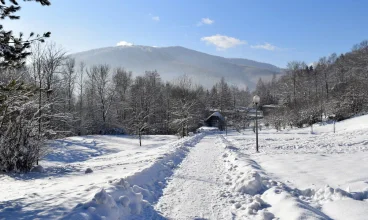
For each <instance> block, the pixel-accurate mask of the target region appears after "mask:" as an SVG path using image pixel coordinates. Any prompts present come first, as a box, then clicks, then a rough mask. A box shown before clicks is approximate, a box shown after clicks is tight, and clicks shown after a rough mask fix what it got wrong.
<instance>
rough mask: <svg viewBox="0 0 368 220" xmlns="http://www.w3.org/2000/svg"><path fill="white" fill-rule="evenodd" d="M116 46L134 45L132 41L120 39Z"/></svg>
mask: <svg viewBox="0 0 368 220" xmlns="http://www.w3.org/2000/svg"><path fill="white" fill-rule="evenodd" d="M116 46H125V47H131V46H133V44H132V43H129V42H126V41H120V42H118V43H117V44H116Z"/></svg>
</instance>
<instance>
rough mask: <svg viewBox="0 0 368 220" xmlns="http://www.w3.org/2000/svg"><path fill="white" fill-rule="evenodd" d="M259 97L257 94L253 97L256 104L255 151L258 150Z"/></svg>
mask: <svg viewBox="0 0 368 220" xmlns="http://www.w3.org/2000/svg"><path fill="white" fill-rule="evenodd" d="M260 99H261V98H260V97H259V96H258V95H255V96H254V97H253V103H254V104H255V105H256V151H257V153H258V152H259V151H258V105H259V102H260Z"/></svg>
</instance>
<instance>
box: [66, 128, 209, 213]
mask: <svg viewBox="0 0 368 220" xmlns="http://www.w3.org/2000/svg"><path fill="white" fill-rule="evenodd" d="M202 137H203V134H198V135H195V136H193V137H187V138H186V139H185V141H183V142H179V143H177V146H173V148H174V149H175V150H173V151H172V152H171V153H168V154H166V155H165V156H164V157H163V158H160V159H159V160H157V161H156V162H155V163H154V164H153V165H152V166H150V167H147V168H146V169H143V170H142V171H140V172H137V173H134V174H133V175H131V176H128V177H126V178H122V179H117V180H115V181H111V182H110V186H109V187H107V188H106V189H101V190H100V191H99V192H98V193H96V195H95V196H94V198H93V199H92V200H91V201H89V202H86V203H83V204H79V205H77V206H76V207H75V208H74V209H73V210H72V212H70V213H69V214H67V215H65V216H64V217H63V219H65V220H66V219H72V220H77V219H86V220H94V219H161V218H163V217H162V216H161V215H160V214H159V213H157V211H155V210H154V209H153V207H152V206H151V203H153V202H155V201H157V199H158V198H159V197H160V196H161V195H162V189H163V188H164V187H165V186H166V179H167V178H168V177H169V176H171V175H172V173H173V169H174V168H175V167H177V166H178V165H179V163H180V162H181V161H182V160H183V159H184V157H185V156H186V155H187V154H188V152H189V149H190V148H191V147H193V146H194V145H195V144H196V143H198V142H199V141H200V140H201V139H202Z"/></svg>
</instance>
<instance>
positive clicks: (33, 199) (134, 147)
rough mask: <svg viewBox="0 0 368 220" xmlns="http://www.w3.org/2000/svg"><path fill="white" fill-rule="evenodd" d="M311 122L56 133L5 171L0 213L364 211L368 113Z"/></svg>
mask: <svg viewBox="0 0 368 220" xmlns="http://www.w3.org/2000/svg"><path fill="white" fill-rule="evenodd" d="M313 130H314V132H313V133H311V132H310V128H309V127H307V128H302V129H291V128H288V129H286V130H283V131H279V132H277V131H276V130H275V129H265V128H263V129H262V130H261V131H259V144H260V153H255V134H254V132H253V131H252V129H246V130H243V131H241V133H238V132H236V131H232V130H229V131H228V135H225V134H224V132H220V131H218V130H216V129H212V128H206V127H204V128H201V129H199V131H201V133H199V134H193V135H192V136H190V137H186V138H183V139H179V140H178V139H177V137H175V136H144V138H143V146H142V147H139V145H138V139H137V138H136V137H130V136H87V137H71V138H66V139H62V140H56V141H54V142H53V143H51V144H52V147H53V149H54V151H52V152H51V153H50V154H49V155H48V156H47V157H46V158H45V159H44V160H42V161H40V165H41V166H42V167H43V172H31V173H29V174H23V175H21V174H17V175H16V174H12V175H1V176H0V188H1V189H2V193H1V194H0V219H12V218H15V219H34V218H40V219H55V218H59V217H62V219H265V220H270V219H275V218H276V219H366V218H367V216H368V211H367V210H368V174H367V172H366V171H367V169H368V163H367V162H368V139H367V137H368V116H359V117H355V118H352V119H349V120H345V121H342V122H338V123H336V133H334V132H333V124H332V123H324V124H315V125H313ZM88 168H90V169H91V170H92V171H93V172H92V173H88V174H85V171H86V169H88Z"/></svg>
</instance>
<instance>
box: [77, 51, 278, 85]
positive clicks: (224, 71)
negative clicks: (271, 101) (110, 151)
mask: <svg viewBox="0 0 368 220" xmlns="http://www.w3.org/2000/svg"><path fill="white" fill-rule="evenodd" d="M70 56H71V57H74V58H75V59H76V61H77V62H80V61H84V62H85V63H86V64H87V65H88V66H91V65H96V64H109V65H110V66H111V67H112V68H115V67H124V68H125V69H127V70H130V71H132V72H133V74H136V75H142V74H144V72H145V71H146V70H157V71H158V72H159V73H160V75H161V77H162V79H163V80H166V81H171V80H175V79H176V78H178V77H179V76H182V75H184V74H187V75H189V76H190V77H191V78H192V79H193V81H194V82H195V83H198V84H202V85H204V86H206V87H210V86H212V85H213V84H215V83H216V82H218V81H219V80H220V79H221V77H225V79H226V81H227V82H229V83H230V84H234V85H238V86H241V87H244V86H248V87H249V88H250V89H253V88H254V87H255V85H256V83H257V81H258V79H259V78H260V77H261V78H263V79H265V80H268V79H270V78H271V77H272V75H273V74H281V73H282V69H280V68H278V67H276V66H274V65H271V64H267V63H261V62H256V61H253V60H247V59H240V58H236V59H232V58H224V57H219V56H213V55H209V54H206V53H202V52H198V51H195V50H190V49H187V48H184V47H179V46H175V47H148V46H117V47H107V48H100V49H94V50H89V51H85V52H80V53H75V54H72V55H70Z"/></svg>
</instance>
